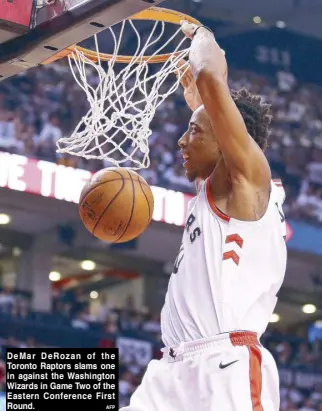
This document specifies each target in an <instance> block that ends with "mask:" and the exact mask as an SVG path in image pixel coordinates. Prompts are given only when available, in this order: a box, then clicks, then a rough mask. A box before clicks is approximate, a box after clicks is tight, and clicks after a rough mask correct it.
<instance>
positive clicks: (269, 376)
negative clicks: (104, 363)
mask: <svg viewBox="0 0 322 411" xmlns="http://www.w3.org/2000/svg"><path fill="white" fill-rule="evenodd" d="M163 351H164V356H163V358H162V359H161V360H152V361H151V362H150V364H149V365H148V368H147V371H146V373H145V376H144V378H143V380H142V383H141V385H140V386H139V387H138V388H137V390H136V391H135V392H134V394H133V395H132V398H131V401H130V405H129V406H128V407H125V408H122V411H279V378H278V372H277V367H276V364H275V361H274V359H273V357H272V355H271V354H270V353H269V352H268V351H267V350H266V349H265V348H263V347H262V346H261V345H260V343H259V342H258V339H257V336H256V334H255V333H251V332H233V333H225V334H220V335H217V336H215V337H212V338H207V339H202V340H198V341H192V342H188V343H182V344H181V345H180V346H179V347H173V348H166V349H163Z"/></svg>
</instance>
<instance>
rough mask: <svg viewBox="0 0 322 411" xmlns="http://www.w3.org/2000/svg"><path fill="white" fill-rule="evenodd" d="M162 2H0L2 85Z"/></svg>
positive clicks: (63, 0)
mask: <svg viewBox="0 0 322 411" xmlns="http://www.w3.org/2000/svg"><path fill="white" fill-rule="evenodd" d="M162 1H163V0H0V81H1V80H3V79H5V78H8V77H11V76H13V75H15V74H18V73H20V72H22V71H25V70H27V69H28V68H31V67H35V66H37V65H40V64H42V63H43V62H44V61H46V60H49V59H50V58H51V57H53V56H54V55H55V54H57V53H59V52H60V51H62V50H64V49H65V48H67V47H69V46H71V45H73V44H76V43H79V42H81V41H83V40H85V39H87V38H89V37H91V36H93V35H94V34H96V33H99V32H100V31H103V30H105V29H106V28H108V27H109V26H112V25H113V24H115V23H118V22H119V21H121V20H124V19H125V18H127V17H129V16H132V15H133V14H136V13H138V12H140V11H142V10H144V9H146V8H149V7H151V6H156V5H158V4H160V3H161V2H162Z"/></svg>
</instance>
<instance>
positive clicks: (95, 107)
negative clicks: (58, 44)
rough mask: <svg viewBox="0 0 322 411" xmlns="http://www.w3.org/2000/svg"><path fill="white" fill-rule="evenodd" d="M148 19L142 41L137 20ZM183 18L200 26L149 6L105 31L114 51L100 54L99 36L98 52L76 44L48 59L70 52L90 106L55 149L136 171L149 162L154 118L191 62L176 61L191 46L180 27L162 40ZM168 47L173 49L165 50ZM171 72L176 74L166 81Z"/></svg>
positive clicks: (186, 17)
mask: <svg viewBox="0 0 322 411" xmlns="http://www.w3.org/2000/svg"><path fill="white" fill-rule="evenodd" d="M149 20H150V21H151V20H152V21H154V24H153V27H152V29H151V30H149V32H148V33H147V38H146V40H145V41H144V42H143V41H142V36H141V35H140V33H139V30H138V28H137V27H136V24H135V23H137V22H139V21H141V22H142V21H149ZM181 20H187V21H190V22H192V23H195V24H198V25H200V24H201V23H200V22H198V21H197V20H195V19H193V18H192V17H190V16H187V15H185V14H182V13H179V12H176V11H174V10H167V9H162V8H157V7H151V8H149V9H146V10H144V11H142V12H140V13H138V14H135V15H134V16H131V17H130V18H129V19H127V20H123V21H122V22H121V23H119V24H117V25H115V26H113V27H110V28H108V29H107V30H106V31H105V32H104V33H106V32H109V33H110V34H111V36H112V39H113V43H114V50H113V53H112V54H106V53H102V52H100V47H99V39H98V37H97V35H95V36H94V47H93V48H94V50H89V49H86V48H83V47H80V46H77V45H75V46H72V47H69V48H68V49H66V50H64V51H63V52H61V53H58V54H57V55H56V56H54V58H52V59H50V60H48V61H46V62H45V64H49V63H51V62H52V61H55V60H57V59H59V58H63V57H66V56H67V57H68V59H69V65H70V68H71V72H72V74H73V76H74V78H75V80H76V82H77V83H78V85H79V86H80V87H81V88H82V89H83V91H84V92H85V93H86V96H87V100H88V102H89V105H90V109H89V111H88V112H87V114H86V115H85V116H84V117H83V118H82V119H81V121H80V122H79V123H78V125H77V126H76V128H75V130H74V132H73V133H72V135H71V136H69V137H64V138H61V139H59V140H58V142H57V152H59V153H68V154H72V155H76V156H80V157H84V158H86V159H100V160H105V161H107V162H109V163H111V164H113V165H115V166H117V167H120V166H123V167H125V166H126V167H129V168H132V169H133V170H139V169H142V168H147V167H148V166H149V165H150V158H149V137H150V136H151V134H152V131H151V129H150V124H151V121H152V119H153V117H154V115H155V112H156V110H157V108H158V107H159V106H160V104H162V102H163V101H164V100H165V99H166V98H167V97H168V96H170V95H171V94H172V93H173V92H174V91H175V90H176V89H177V88H178V86H179V84H180V79H181V77H182V76H183V75H184V72H185V70H184V69H185V68H188V63H187V64H186V65H184V66H183V67H182V68H183V69H182V68H181V70H180V71H179V70H178V68H177V64H178V62H179V61H180V60H182V59H184V58H186V57H187V56H188V53H189V47H190V43H188V42H189V40H188V39H187V38H186V37H185V36H184V34H183V33H182V31H181V28H180V27H179V28H178V29H176V30H175V32H174V34H172V35H170V36H168V38H167V39H166V40H163V38H164V37H165V36H166V35H167V34H168V31H169V30H170V29H168V28H167V27H168V24H170V26H172V27H174V26H173V25H179V24H180V21H181ZM167 23H168V24H167ZM129 29H130V30H131V31H132V37H131V44H133V42H134V41H136V49H135V52H134V53H133V54H132V55H123V54H120V49H121V45H122V40H123V37H124V33H125V32H126V31H127V30H129ZM117 31H118V32H117ZM180 34H181V38H179V35H180ZM160 40H161V41H162V44H161V45H160ZM171 43H172V44H174V46H171ZM169 47H171V51H169V52H165V51H168V50H167V49H169ZM172 48H173V49H172ZM151 49H152V51H153V52H151V51H150V50H151ZM153 49H154V50H153ZM153 66H154V67H153ZM89 72H90V73H91V74H90V75H89ZM173 74H176V76H175V75H173ZM170 75H173V76H172V78H170V79H169V80H168V78H169V76H170ZM89 77H90V78H93V77H96V78H98V83H97V84H91V81H90V78H89Z"/></svg>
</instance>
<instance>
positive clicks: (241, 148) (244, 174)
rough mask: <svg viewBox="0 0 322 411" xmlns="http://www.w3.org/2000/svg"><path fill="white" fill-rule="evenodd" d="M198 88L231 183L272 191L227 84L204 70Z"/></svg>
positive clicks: (265, 164) (267, 172) (263, 161)
mask: <svg viewBox="0 0 322 411" xmlns="http://www.w3.org/2000/svg"><path fill="white" fill-rule="evenodd" d="M217 47H218V46H217ZM217 55H218V54H217ZM222 58H225V57H224V56H222ZM196 84H197V87H198V90H199V93H200V96H201V99H202V101H203V104H204V107H205V110H206V112H207V114H208V116H209V119H210V122H211V125H212V128H213V131H214V134H215V136H216V138H217V139H218V144H219V147H220V150H221V152H222V155H223V158H224V161H225V163H226V166H227V168H228V170H229V172H230V175H231V178H232V181H234V180H235V181H237V182H238V181H240V180H247V181H248V182H249V183H251V184H254V185H255V186H257V187H262V188H264V187H266V186H267V187H269V184H270V178H271V173H270V168H269V165H268V162H267V160H266V157H265V155H264V153H263V151H262V150H261V148H260V147H259V146H258V145H257V144H256V143H255V141H254V140H253V139H252V138H251V137H250V136H249V134H248V131H247V128H246V125H245V122H244V120H243V118H242V115H241V114H240V112H239V110H238V108H237V106H236V104H235V102H234V101H233V99H232V97H231V95H230V91H229V88H228V84H227V81H226V80H225V79H224V78H223V77H219V76H217V75H216V74H214V73H213V71H212V70H211V69H210V68H209V67H207V66H203V67H202V69H200V70H198V73H197V75H196Z"/></svg>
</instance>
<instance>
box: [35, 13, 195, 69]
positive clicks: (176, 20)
mask: <svg viewBox="0 0 322 411" xmlns="http://www.w3.org/2000/svg"><path fill="white" fill-rule="evenodd" d="M127 20H152V21H163V22H165V23H171V24H178V25H179V24H180V21H181V20H187V21H189V22H190V23H194V24H197V25H198V26H200V25H201V23H200V22H199V21H198V20H196V19H194V18H193V17H191V16H188V15H187V14H184V13H180V12H179V11H175V10H169V9H164V8H161V7H150V8H148V9H145V10H143V11H140V12H139V13H137V14H134V15H133V16H131V17H129V18H128V19H127ZM75 51H78V52H80V53H82V54H83V55H84V56H85V57H87V58H88V59H89V60H91V61H93V62H97V61H98V60H101V61H110V60H112V59H113V58H115V56H114V55H113V54H107V53H99V54H98V53H97V52H96V51H93V50H89V49H86V48H84V47H80V46H77V44H74V45H72V46H69V47H67V48H66V49H64V50H62V51H60V52H58V53H57V54H55V55H54V56H52V57H50V58H49V59H47V60H46V61H44V62H43V64H50V63H52V62H54V61H56V60H59V59H62V58H64V57H67V56H70V55H72V54H73V53H74V52H75ZM179 53H180V52H177V53H167V54H158V55H156V56H141V57H138V61H148V62H149V63H164V62H165V61H167V60H168V59H169V58H170V57H173V56H175V55H177V54H179ZM74 58H76V55H74ZM132 60H133V56H125V55H117V56H116V58H115V61H116V62H117V63H130V62H131V61H132Z"/></svg>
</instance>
